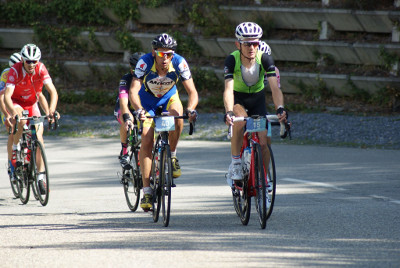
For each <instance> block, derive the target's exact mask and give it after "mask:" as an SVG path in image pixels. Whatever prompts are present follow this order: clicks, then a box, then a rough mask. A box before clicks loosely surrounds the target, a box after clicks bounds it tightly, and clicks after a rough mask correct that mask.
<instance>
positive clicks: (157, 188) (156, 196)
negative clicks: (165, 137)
mask: <svg viewBox="0 0 400 268" xmlns="http://www.w3.org/2000/svg"><path fill="white" fill-rule="evenodd" d="M157 144H158V142H157ZM158 146H159V145H157V146H155V148H154V152H153V160H152V163H151V173H150V177H151V180H153V182H151V180H150V186H151V187H152V190H153V221H154V222H157V221H158V219H159V216H160V209H161V180H160V162H161V161H160V155H159V153H158V148H159V147H158ZM156 158H157V159H158V160H156Z"/></svg>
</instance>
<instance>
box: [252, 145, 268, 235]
mask: <svg viewBox="0 0 400 268" xmlns="http://www.w3.org/2000/svg"><path fill="white" fill-rule="evenodd" d="M253 152H254V189H255V191H256V195H255V196H254V204H255V206H256V211H257V216H258V220H259V222H260V226H261V229H265V227H266V225H267V196H266V184H265V171H264V164H263V158H262V152H261V146H260V145H259V144H254V146H253Z"/></svg>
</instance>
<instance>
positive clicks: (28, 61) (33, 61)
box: [25, 60, 38, 64]
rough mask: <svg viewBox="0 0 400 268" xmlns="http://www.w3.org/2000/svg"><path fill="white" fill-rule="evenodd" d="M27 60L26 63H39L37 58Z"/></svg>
mask: <svg viewBox="0 0 400 268" xmlns="http://www.w3.org/2000/svg"><path fill="white" fill-rule="evenodd" d="M25 62H26V64H36V63H38V61H37V60H26V61H25Z"/></svg>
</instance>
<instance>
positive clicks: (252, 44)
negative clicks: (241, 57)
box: [240, 41, 260, 47]
mask: <svg viewBox="0 0 400 268" xmlns="http://www.w3.org/2000/svg"><path fill="white" fill-rule="evenodd" d="M240 43H241V44H243V45H245V46H246V47H251V46H253V47H258V46H259V45H260V43H259V42H258V41H256V42H254V41H253V42H250V41H241V42H240Z"/></svg>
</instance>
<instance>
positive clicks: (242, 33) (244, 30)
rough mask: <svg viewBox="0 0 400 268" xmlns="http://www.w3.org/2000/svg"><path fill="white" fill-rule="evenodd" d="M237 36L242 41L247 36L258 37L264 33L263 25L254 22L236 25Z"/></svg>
mask: <svg viewBox="0 0 400 268" xmlns="http://www.w3.org/2000/svg"><path fill="white" fill-rule="evenodd" d="M235 35H236V38H237V39H238V40H239V41H241V40H243V39H245V38H258V39H260V38H261V37H262V35H263V30H262V29H261V27H260V26H259V25H258V24H257V23H254V22H242V23H241V24H239V25H238V26H237V27H236V32H235Z"/></svg>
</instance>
